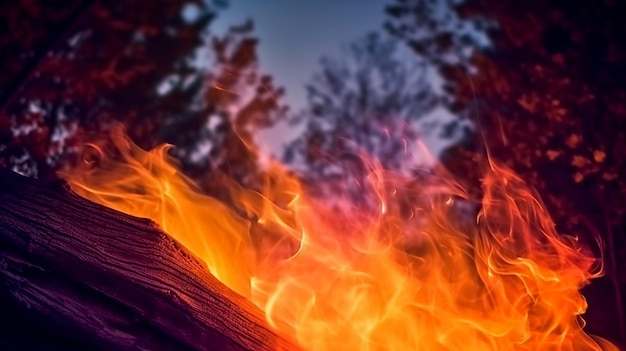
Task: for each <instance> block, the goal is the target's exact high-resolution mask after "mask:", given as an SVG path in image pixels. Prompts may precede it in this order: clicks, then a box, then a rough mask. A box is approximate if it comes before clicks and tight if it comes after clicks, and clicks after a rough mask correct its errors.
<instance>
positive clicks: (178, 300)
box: [0, 169, 297, 351]
mask: <svg viewBox="0 0 626 351" xmlns="http://www.w3.org/2000/svg"><path fill="white" fill-rule="evenodd" d="M0 349H2V350H13V349H19V350H24V349H28V350H31V349H43V350H56V349H58V350H220V351H222V350H295V349H297V348H296V347H295V346H294V344H293V343H291V342H290V341H288V340H286V339H285V338H283V337H280V336H277V335H276V334H275V333H273V332H272V331H271V330H270V329H269V327H268V326H267V324H266V322H265V319H264V317H263V315H262V313H261V311H260V310H258V309H257V308H256V307H255V306H254V305H252V304H251V303H250V302H249V301H247V300H246V299H244V298H243V297H241V296H239V295H237V294H235V293H234V292H232V291H231V290H230V289H228V288H227V287H225V286H224V285H222V284H221V283H220V282H219V281H218V280H217V279H215V278H214V277H213V276H212V275H211V274H210V273H209V272H208V269H207V268H206V266H205V265H204V264H202V263H200V262H199V261H198V260H197V259H196V258H194V257H193V256H192V255H191V254H190V253H189V251H187V250H186V249H185V248H184V247H182V246H181V245H180V244H178V243H177V242H175V241H174V240H173V239H171V238H170V237H169V236H167V235H166V234H164V233H162V232H161V231H160V230H159V229H157V228H156V226H155V225H154V224H153V223H152V222H150V221H149V220H147V219H140V218H135V217H131V216H129V215H126V214H123V213H119V212H117V211H114V210H111V209H108V208H105V207H103V206H101V205H98V204H95V203H92V202H89V201H87V200H85V199H83V198H81V197H79V196H77V195H75V194H74V193H72V192H71V190H70V189H69V186H68V185H67V184H66V183H64V182H62V181H56V182H45V181H40V180H34V179H29V178H25V177H22V176H20V175H17V174H15V173H13V172H10V171H8V170H4V169H0Z"/></svg>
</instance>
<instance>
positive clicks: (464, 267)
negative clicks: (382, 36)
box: [65, 128, 617, 351]
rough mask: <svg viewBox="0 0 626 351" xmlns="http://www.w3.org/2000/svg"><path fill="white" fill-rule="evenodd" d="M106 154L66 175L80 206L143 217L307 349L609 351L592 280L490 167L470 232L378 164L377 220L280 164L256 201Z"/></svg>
mask: <svg viewBox="0 0 626 351" xmlns="http://www.w3.org/2000/svg"><path fill="white" fill-rule="evenodd" d="M111 140H112V142H113V145H114V149H115V154H116V156H114V157H113V156H111V155H109V154H107V153H106V152H105V148H104V147H103V146H102V145H100V144H98V143H95V144H91V147H92V149H93V150H96V151H97V152H98V153H99V155H98V161H97V162H96V165H95V167H77V168H75V169H73V170H71V171H69V172H66V173H65V177H66V179H67V180H68V181H69V183H70V185H71V187H72V189H73V190H74V191H76V192H77V193H78V194H80V195H81V196H83V197H85V198H87V199H90V200H92V201H95V202H98V203H101V204H103V205H105V206H108V207H111V208H114V209H117V210H119V211H122V212H125V213H128V214H131V215H134V216H138V217H147V218H151V219H152V220H154V221H155V222H156V223H158V224H159V225H160V226H161V227H162V229H163V230H164V231H165V232H167V233H168V234H170V235H171V236H172V237H174V238H175V239H176V240H177V241H179V242H180V243H181V244H183V245H184V246H185V247H187V248H188V249H189V250H191V251H192V252H193V253H194V254H195V255H196V256H197V257H199V258H200V259H201V260H203V261H204V262H206V264H207V266H208V269H209V270H210V271H211V273H212V274H213V275H215V276H216V277H217V278H218V279H220V280H221V281H222V282H223V283H224V284H225V285H227V286H228V287H230V288H231V289H233V290H234V291H236V292H238V293H239V294H241V295H243V296H245V297H247V298H249V299H250V300H251V301H252V302H254V303H255V304H256V305H257V306H258V307H259V308H261V310H263V311H264V312H265V314H266V316H267V320H268V322H269V324H270V325H271V326H272V327H274V328H276V330H277V331H278V332H280V333H283V334H285V335H292V336H293V337H294V338H296V339H297V340H298V341H299V343H300V345H301V346H302V347H303V348H304V349H308V350H350V351H353V350H362V351H366V350H368V351H370V350H371V351H374V350H481V351H483V350H498V351H502V350H601V349H603V350H616V349H617V348H616V347H615V346H613V345H612V344H610V343H609V342H607V341H605V340H603V339H601V338H598V337H591V336H589V335H587V334H585V333H584V331H583V330H582V327H583V321H582V319H581V314H583V313H584V312H585V310H586V308H587V304H586V302H585V299H584V297H583V296H582V295H581V293H580V289H581V287H583V286H584V285H585V284H588V283H589V281H590V279H592V278H594V277H596V276H597V275H598V274H599V272H594V270H596V271H599V269H597V268H598V267H597V262H598V261H597V260H596V259H594V258H593V257H592V256H591V255H590V254H589V253H588V251H586V250H585V249H584V248H583V247H582V246H581V245H580V244H579V243H578V242H577V241H576V239H575V238H572V237H568V236H564V235H559V234H558V233H557V232H556V231H555V228H554V225H553V222H552V220H551V218H550V216H549V215H548V214H547V213H546V211H545V209H544V207H543V206H542V205H541V203H540V202H539V200H538V199H537V198H536V197H535V196H534V195H533V194H532V192H531V191H530V190H529V188H528V187H526V186H525V184H524V182H523V181H522V180H521V179H520V178H519V177H518V176H516V175H515V174H514V173H513V172H511V171H510V170H508V169H506V168H504V167H501V166H498V165H495V164H493V163H492V164H491V168H490V169H489V171H488V172H487V174H486V175H485V178H484V181H483V185H484V194H485V196H484V199H483V201H482V206H481V211H480V213H479V215H478V216H477V217H475V218H474V219H475V221H473V222H472V223H465V222H463V221H461V220H459V219H458V218H457V217H458V213H459V210H458V208H457V207H456V203H457V202H459V201H460V200H462V198H463V196H464V194H463V192H462V191H461V190H459V188H458V187H457V186H456V185H455V184H454V182H453V181H451V180H450V179H448V178H447V177H444V176H438V177H431V179H430V180H428V181H426V180H424V181H422V182H418V181H414V180H411V179H406V178H403V177H402V176H399V175H394V174H391V173H390V172H385V171H383V170H381V169H376V168H375V167H374V169H373V171H372V174H370V176H369V177H367V182H366V184H361V187H362V189H363V192H364V193H367V192H370V193H372V194H374V196H372V199H374V200H373V201H374V202H375V203H376V206H374V207H375V208H377V210H370V209H367V207H366V206H355V205H354V203H353V202H351V201H349V200H347V199H344V198H342V197H341V196H339V195H338V196H336V198H333V199H328V198H326V199H323V201H320V200H319V199H314V198H312V197H310V196H308V195H307V193H306V192H305V191H304V190H303V189H302V186H301V184H300V183H299V182H298V181H297V179H295V178H293V177H291V176H289V175H288V174H287V172H286V171H285V170H284V169H283V168H282V167H280V166H279V165H273V166H272V167H270V169H269V171H268V174H267V177H266V180H267V182H266V185H267V186H266V187H265V189H264V191H263V192H261V193H259V192H255V191H252V190H249V189H244V188H241V187H238V186H237V185H235V183H234V182H230V183H229V182H226V183H224V184H222V186H223V187H224V190H226V191H227V192H228V193H229V195H230V198H231V202H232V203H230V204H228V205H227V204H225V203H222V202H221V201H219V200H217V199H216V198H212V197H209V196H206V195H202V194H201V193H200V192H199V191H198V190H197V189H196V187H195V186H194V185H193V184H192V183H191V182H190V181H189V180H188V179H187V178H185V176H183V175H182V174H181V173H180V172H179V171H178V170H177V168H176V166H175V163H174V162H172V160H170V159H169V158H168V156H167V151H168V146H162V147H158V148H155V149H154V150H152V151H149V152H147V151H144V150H141V149H140V148H139V147H137V146H136V145H134V144H133V143H132V142H131V141H130V140H128V138H127V137H126V136H125V135H124V133H123V131H122V130H121V129H120V128H115V129H114V131H113V134H112V137H111Z"/></svg>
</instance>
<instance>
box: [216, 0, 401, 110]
mask: <svg viewBox="0 0 626 351" xmlns="http://www.w3.org/2000/svg"><path fill="white" fill-rule="evenodd" d="M389 2H390V1H389V0H314V1H312V0H230V4H229V6H228V8H227V9H226V10H223V11H221V12H220V13H219V14H218V18H217V20H216V21H215V22H214V23H213V25H212V27H211V28H212V30H213V31H214V32H215V33H224V32H225V31H226V30H227V29H228V27H230V26H231V25H233V24H239V23H243V22H244V21H245V20H246V19H247V18H252V19H253V20H254V23H255V33H256V35H257V36H258V38H259V41H260V42H259V46H258V55H259V61H260V66H261V69H262V71H263V72H266V73H269V74H271V75H272V76H273V77H274V80H275V82H276V83H278V85H279V86H283V87H284V88H285V90H286V92H285V93H286V96H285V97H286V101H287V102H288V104H289V105H290V106H291V108H292V110H296V111H297V110H299V109H301V108H302V107H304V106H305V102H306V93H305V87H304V86H305V83H306V82H307V81H308V80H309V79H310V78H311V76H312V75H313V73H314V72H315V71H316V70H317V69H318V67H319V59H320V57H321V56H322V55H332V54H333V53H336V52H338V51H339V48H340V46H341V45H342V44H346V43H348V42H349V41H350V40H352V39H355V38H357V37H359V36H362V35H364V34H365V33H367V32H369V31H372V30H379V29H381V28H382V23H383V21H384V7H385V4H387V3H389Z"/></svg>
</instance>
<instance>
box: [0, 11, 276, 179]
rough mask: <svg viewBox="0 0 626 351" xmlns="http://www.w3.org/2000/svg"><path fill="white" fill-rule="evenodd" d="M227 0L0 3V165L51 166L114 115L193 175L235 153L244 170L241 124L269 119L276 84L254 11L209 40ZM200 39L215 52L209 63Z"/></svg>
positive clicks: (250, 162) (247, 159)
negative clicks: (262, 67)
mask: <svg viewBox="0 0 626 351" xmlns="http://www.w3.org/2000/svg"><path fill="white" fill-rule="evenodd" d="M224 5H225V4H224V1H219V0H215V1H213V2H205V1H194V0H188V1H183V0H158V1H147V0H133V1H125V2H119V1H106V0H101V1H97V0H96V1H73V2H63V3H61V2H59V3H58V4H56V2H55V5H54V6H53V5H52V4H51V2H47V1H17V2H9V3H7V4H3V5H2V6H3V9H2V15H3V16H4V18H3V19H4V21H2V22H3V23H4V25H5V28H4V30H3V34H2V38H3V39H2V40H1V41H0V45H2V47H1V48H0V49H2V51H3V52H8V53H10V55H4V56H3V58H2V60H3V62H2V63H3V66H2V67H3V68H6V69H4V70H0V82H3V83H5V84H3V90H2V91H1V93H2V98H3V100H2V101H1V103H2V110H1V113H0V164H4V165H5V166H8V167H12V168H13V169H15V170H17V171H19V172H21V173H24V174H28V175H32V176H39V177H50V176H54V172H55V170H56V169H57V168H58V167H59V166H60V165H61V164H62V163H63V162H70V161H71V160H76V157H73V156H77V155H76V154H77V152H78V151H79V150H78V145H80V143H81V137H80V136H81V135H84V134H91V133H94V132H98V131H105V130H107V129H108V128H109V127H110V126H111V125H112V123H114V122H115V121H121V122H122V123H123V124H124V125H125V127H126V129H127V132H128V133H129V135H130V137H131V138H132V139H133V140H134V141H135V142H136V143H137V144H138V145H140V146H141V147H143V148H151V147H154V146H155V145H156V144H158V143H162V142H168V143H171V144H174V145H176V149H175V150H174V154H175V156H177V157H178V158H179V159H180V161H181V162H182V166H183V168H184V169H185V171H186V172H188V173H190V175H192V176H194V177H196V178H200V177H202V176H203V175H204V176H206V173H207V172H208V171H210V170H211V169H214V168H220V167H222V168H224V167H226V168H233V167H234V165H235V164H238V165H239V164H243V163H246V166H245V168H246V170H245V171H244V170H240V171H239V172H238V173H237V174H238V175H242V174H247V173H251V172H252V171H251V169H252V168H253V167H255V166H256V160H255V158H254V157H252V156H251V155H249V154H245V153H244V152H243V148H242V147H241V145H237V143H240V141H239V137H242V140H244V141H245V142H247V143H249V142H251V137H250V135H249V134H246V133H248V132H247V131H249V130H251V129H256V128H261V127H265V126H268V125H269V124H271V123H273V121H274V119H275V118H276V116H277V114H273V113H271V111H270V110H273V109H278V106H279V104H280V101H279V97H280V91H279V90H278V89H276V88H274V87H273V86H272V85H271V78H270V77H268V76H261V75H259V74H258V65H257V57H256V43H257V42H256V40H255V39H254V38H253V36H252V32H253V27H252V23H251V22H250V23H247V24H245V25H243V26H240V27H235V28H233V29H231V31H230V32H228V33H226V34H225V37H224V38H215V37H214V38H213V41H214V42H213V45H212V46H211V47H210V48H208V49H207V48H206V45H205V44H206V38H207V34H208V32H207V29H208V26H209V24H210V23H211V21H212V19H213V18H214V17H215V15H216V13H217V11H218V10H219V9H220V8H222V7H224ZM202 50H205V51H208V54H209V56H210V58H211V59H213V60H214V61H215V67H211V70H210V71H209V70H207V69H206V68H204V67H206V66H207V63H208V61H201V57H200V56H199V55H200V54H201V53H202ZM16 72H17V73H16ZM4 87H6V88H4ZM241 95H246V96H245V97H244V98H239V97H238V96H241ZM268 95H272V97H271V99H270V98H269V97H268ZM260 116H264V117H260ZM236 146H238V147H236ZM237 153H238V154H237ZM239 166H241V165H239Z"/></svg>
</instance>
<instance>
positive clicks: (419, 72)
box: [285, 33, 437, 185]
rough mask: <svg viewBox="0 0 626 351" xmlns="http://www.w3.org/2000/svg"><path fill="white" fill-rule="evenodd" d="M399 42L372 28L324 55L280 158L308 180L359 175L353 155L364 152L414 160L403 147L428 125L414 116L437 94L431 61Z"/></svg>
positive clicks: (399, 166)
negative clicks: (299, 126) (297, 130)
mask: <svg viewBox="0 0 626 351" xmlns="http://www.w3.org/2000/svg"><path fill="white" fill-rule="evenodd" d="M404 49H405V48H404V47H403V46H402V44H401V43H398V42H397V41H396V40H394V39H391V38H389V37H387V36H385V35H383V34H380V33H370V34H367V35H366V36H364V37H362V38H360V39H358V40H356V41H354V42H352V43H351V44H350V45H348V46H347V47H344V48H343V51H342V53H343V56H342V57H340V58H330V57H325V58H323V59H322V60H321V66H322V67H321V70H320V72H318V73H317V74H315V75H314V77H313V79H312V81H311V83H310V84H309V85H308V86H307V89H308V101H309V106H308V107H307V108H306V109H305V110H304V111H303V112H301V113H300V114H298V115H296V116H295V117H292V118H291V122H292V123H294V124H296V123H302V122H303V123H304V125H305V126H306V127H305V128H306V129H305V131H304V133H303V135H302V136H300V137H299V138H298V139H296V140H295V141H294V142H292V144H291V145H289V146H288V148H287V151H286V153H285V160H286V161H287V162H290V163H292V164H293V165H294V168H296V169H297V168H298V166H304V167H303V168H304V169H303V170H302V171H303V174H304V175H305V177H306V178H308V179H309V180H326V181H330V180H332V179H337V178H342V179H343V175H345V172H348V173H350V174H351V176H353V177H354V176H357V178H358V174H361V175H362V174H363V171H366V170H364V169H363V164H362V162H361V160H360V159H359V158H358V156H361V155H364V154H367V156H371V157H374V158H375V159H377V160H378V161H380V163H381V166H382V167H383V168H386V169H394V170H407V168H408V167H410V166H414V164H411V161H410V156H409V155H408V154H407V150H408V149H411V148H412V147H413V145H414V142H415V141H416V140H417V139H418V134H419V133H420V132H427V128H426V127H427V126H428V124H422V125H421V126H417V123H418V122H420V121H421V119H422V117H424V116H426V115H427V114H428V112H430V111H431V110H432V109H433V108H434V107H435V106H436V103H437V98H436V95H435V93H434V89H433V88H432V86H431V84H430V82H429V81H428V80H427V75H428V74H429V71H428V67H427V66H426V65H425V64H424V62H423V61H421V60H418V59H415V58H413V57H410V56H409V57H407V54H408V53H409V52H408V51H406V50H404ZM419 127H421V130H419V129H420V128H419ZM430 127H431V128H432V127H433V126H430ZM355 156H356V157H355ZM299 163H304V165H301V164H300V165H299ZM366 172H367V171H366ZM344 180H345V179H344ZM318 185H319V183H318Z"/></svg>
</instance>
